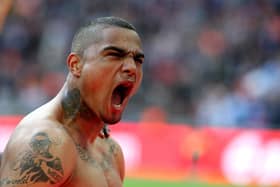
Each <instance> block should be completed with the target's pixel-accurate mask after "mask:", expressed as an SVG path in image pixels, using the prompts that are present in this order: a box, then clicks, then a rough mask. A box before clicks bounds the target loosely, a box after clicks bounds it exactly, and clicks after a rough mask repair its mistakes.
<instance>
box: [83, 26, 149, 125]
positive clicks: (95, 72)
mask: <svg viewBox="0 0 280 187" xmlns="http://www.w3.org/2000/svg"><path fill="white" fill-rule="evenodd" d="M82 61H83V68H82V72H81V77H80V80H81V82H80V84H81V85H80V91H81V96H82V99H83V100H84V102H85V103H86V104H87V105H88V107H89V108H90V109H91V110H92V111H93V112H94V113H95V114H96V116H97V117H98V118H99V119H101V120H102V121H104V122H105V123H109V124H114V123H117V122H118V121H119V120H120V119H121V115H122V113H123V111H124V109H125V107H126V105H127V103H128V101H129V99H130V97H131V96H132V95H133V94H134V93H135V92H136V91H137V90H138V88H139V86H140V84H141V81H142V76H143V72H142V63H143V61H144V55H143V51H142V46H141V41H140V38H139V36H138V34H137V33H136V32H135V31H133V30H128V29H125V28H120V27H108V28H105V29H103V30H102V31H101V39H100V41H98V42H97V43H95V44H93V45H90V46H89V47H88V48H87V49H86V50H85V51H84V54H83V57H82Z"/></svg>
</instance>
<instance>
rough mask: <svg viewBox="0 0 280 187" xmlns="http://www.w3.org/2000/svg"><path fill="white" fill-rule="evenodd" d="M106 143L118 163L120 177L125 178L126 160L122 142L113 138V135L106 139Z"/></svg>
mask: <svg viewBox="0 0 280 187" xmlns="http://www.w3.org/2000/svg"><path fill="white" fill-rule="evenodd" d="M104 141H105V142H106V144H107V145H108V151H109V153H110V154H111V155H113V157H114V160H115V162H116V165H117V167H118V168H117V169H118V172H119V174H120V178H121V179H122V180H124V175H125V162H124V155H123V151H122V148H121V146H120V144H119V143H118V142H117V141H116V140H115V139H113V138H112V137H111V136H110V137H108V138H106V139H104Z"/></svg>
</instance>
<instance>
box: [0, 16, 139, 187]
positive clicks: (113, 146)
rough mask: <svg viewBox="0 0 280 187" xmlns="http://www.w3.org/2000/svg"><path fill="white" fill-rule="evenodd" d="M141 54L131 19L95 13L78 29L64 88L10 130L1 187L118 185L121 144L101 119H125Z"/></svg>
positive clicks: (136, 84)
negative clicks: (125, 110)
mask: <svg viewBox="0 0 280 187" xmlns="http://www.w3.org/2000/svg"><path fill="white" fill-rule="evenodd" d="M50 60H51V57H50ZM143 60H144V54H143V51H142V47H141V40H140V37H139V36H138V34H137V32H136V31H135V28H134V27H133V26H132V25H131V24H129V23H127V22H126V21H124V20H122V19H120V18H116V17H105V18H98V19H96V20H95V21H94V22H92V23H91V24H89V25H87V26H85V27H83V28H81V29H80V30H79V31H78V32H77V33H76V35H75V36H74V39H73V42H72V49H71V53H70V54H69V55H68V57H67V66H68V69H69V74H68V76H67V79H66V81H65V84H64V85H63V87H62V89H61V90H60V92H59V93H58V94H57V96H56V97H55V98H54V99H52V100H51V101H50V102H48V103H47V104H45V105H43V106H41V107H40V108H38V109H36V110H35V111H33V112H31V113H30V114H29V115H27V116H26V117H25V118H23V120H22V121H21V122H20V124H19V125H18V126H17V127H16V129H15V131H14V132H13V134H12V135H11V137H10V140H9V142H8V144H7V146H6V148H5V151H4V154H3V158H2V165H1V170H0V186H1V187H22V186H29V187H45V186H56V187H62V186H67V187H121V186H122V183H123V180H124V158H123V154H122V150H121V147H120V146H119V145H118V144H117V143H116V142H115V141H114V140H113V139H112V138H110V137H108V134H107V131H106V130H104V124H105V123H106V124H115V123H117V122H119V121H120V119H121V116H122V113H123V111H124V109H125V107H126V105H127V103H128V101H129V99H130V98H131V96H132V95H133V94H134V93H135V92H136V91H137V89H138V87H139V86H140V84H141V81H142V63H143Z"/></svg>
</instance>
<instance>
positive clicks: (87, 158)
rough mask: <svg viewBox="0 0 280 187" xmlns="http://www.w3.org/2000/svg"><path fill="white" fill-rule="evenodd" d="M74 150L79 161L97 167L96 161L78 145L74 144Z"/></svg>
mask: <svg viewBox="0 0 280 187" xmlns="http://www.w3.org/2000/svg"><path fill="white" fill-rule="evenodd" d="M76 148H77V151H78V154H79V156H80V158H81V160H83V161H85V162H87V163H89V164H91V165H93V166H97V163H96V161H95V160H94V159H93V158H92V157H91V156H90V155H89V154H88V152H87V150H86V149H84V148H83V147H82V146H81V145H80V144H76Z"/></svg>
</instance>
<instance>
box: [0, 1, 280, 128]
mask: <svg viewBox="0 0 280 187" xmlns="http://www.w3.org/2000/svg"><path fill="white" fill-rule="evenodd" d="M111 15H113V16H119V17H123V18H125V19H127V20H129V21H130V22H131V23H133V24H134V25H135V27H136V28H137V30H138V32H139V33H140V35H141V37H142V39H143V44H144V51H145V62H144V79H143V84H142V87H141V89H140V91H139V92H138V94H137V95H136V96H135V97H134V99H133V100H132V101H131V103H130V104H129V106H128V109H127V110H126V112H125V115H124V120H144V119H143V118H145V120H149V119H151V120H154V119H155V118H156V116H157V115H159V114H160V118H161V119H163V120H164V121H167V122H170V123H184V124H190V125H193V126H204V125H208V126H221V127H256V128H279V127H280V0H94V1H93V0H79V1H77V0H14V3H13V5H12V9H11V10H10V12H9V14H8V16H7V19H6V21H5V24H4V27H3V30H2V32H1V33H0V67H1V68H0V114H26V113H28V112H30V111H31V110H33V109H34V108H36V107H37V106H39V105H41V104H42V103H45V102H46V101H48V100H49V99H51V98H52V97H53V96H54V95H56V93H57V92H58V90H59V89H60V87H61V86H62V84H63V82H64V80H65V77H66V74H67V68H66V64H65V60H66V56H67V53H68V52H69V49H70V43H71V39H72V37H73V34H74V32H75V31H76V29H77V28H78V27H79V26H80V24H81V23H85V22H86V21H89V20H91V19H92V18H96V17H99V16H111ZM149 116H150V118H149Z"/></svg>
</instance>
